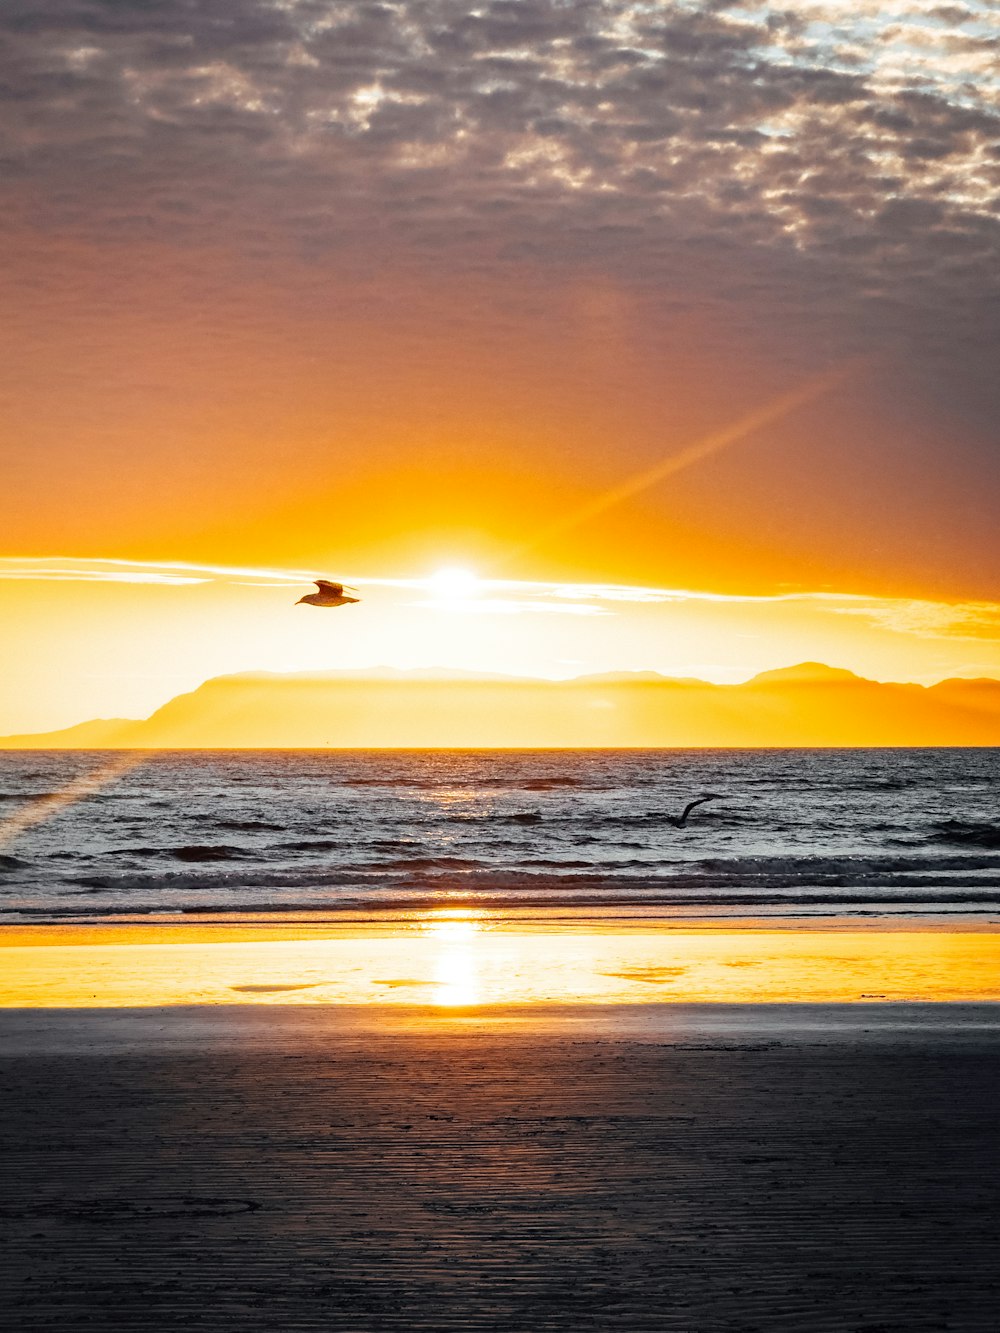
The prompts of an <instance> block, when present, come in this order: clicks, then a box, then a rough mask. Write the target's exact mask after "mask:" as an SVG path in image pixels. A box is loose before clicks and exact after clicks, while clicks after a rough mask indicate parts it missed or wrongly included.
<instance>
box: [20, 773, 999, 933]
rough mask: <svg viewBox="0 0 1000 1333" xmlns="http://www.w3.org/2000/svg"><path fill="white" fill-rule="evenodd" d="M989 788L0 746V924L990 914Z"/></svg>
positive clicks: (994, 914)
mask: <svg viewBox="0 0 1000 1333" xmlns="http://www.w3.org/2000/svg"><path fill="white" fill-rule="evenodd" d="M998 779H1000V750H997V749H934V750H914V749H898V750H885V749H879V750H688V751H676V750H670V751H650V750H642V751H593V750H587V751H530V752H510V751H499V752H498V751H488V752H487V751H478V752H470V751H461V752H449V751H364V752H361V751H336V750H326V751H226V752H158V753H154V754H146V755H124V754H120V755H114V754H108V753H96V752H59V751H20V752H17V751H9V752H5V753H2V754H0V920H3V921H7V922H9V923H14V922H41V921H62V922H70V921H95V920H120V919H122V918H127V917H142V918H149V917H156V916H161V915H176V914H179V915H181V916H184V915H187V914H199V913H210V914H213V915H215V916H224V917H225V919H234V920H235V919H236V918H237V917H238V916H239V915H240V914H248V913H277V914H280V915H282V916H285V917H288V916H291V915H293V914H300V915H301V914H305V913H314V914H320V915H322V916H324V917H336V918H338V919H344V920H347V919H351V918H357V917H358V916H365V917H380V918H384V919H388V918H391V917H392V916H393V915H397V916H398V915H404V916H405V915H406V914H408V913H414V912H420V911H424V910H426V909H429V908H449V907H479V908H484V909H489V910H490V911H491V912H493V913H497V914H499V915H501V916H503V915H509V916H517V917H518V918H521V919H523V918H524V917H526V916H527V917H529V918H530V917H531V916H532V915H534V914H538V915H539V916H543V917H545V918H546V919H550V918H552V917H553V916H557V917H558V916H559V915H563V914H564V915H566V916H573V917H576V918H580V917H594V916H597V917H601V918H607V919H609V920H610V919H616V918H628V917H639V918H650V917H653V918H658V919H670V920H699V919H746V918H764V919H798V920H805V919H811V920H815V919H817V918H818V919H822V918H825V917H837V918H858V919H859V920H865V919H868V920H871V919H880V918H904V919H907V918H916V917H919V918H921V919H927V918H933V919H939V920H941V921H951V922H955V921H956V920H957V919H959V918H968V919H970V920H974V921H977V922H986V921H996V920H998V919H1000V814H998V810H997V799H996V793H997V790H998V786H997V784H998ZM707 792H712V793H716V794H717V796H718V799H716V800H713V801H711V802H708V803H706V804H704V805H702V806H699V807H698V808H697V809H696V810H694V811H693V812H692V814H691V816H690V819H689V821H688V823H687V825H686V827H683V828H678V827H676V826H675V824H674V823H673V822H671V821H672V820H674V819H676V817H677V816H678V815H679V814H680V813H681V811H682V810H683V808H684V806H685V805H686V804H687V803H688V802H689V801H690V800H693V799H695V798H696V797H698V796H700V795H701V794H703V793H707Z"/></svg>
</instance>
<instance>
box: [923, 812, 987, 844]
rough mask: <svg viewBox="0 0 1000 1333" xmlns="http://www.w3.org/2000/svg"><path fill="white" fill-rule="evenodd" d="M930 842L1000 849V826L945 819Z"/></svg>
mask: <svg viewBox="0 0 1000 1333" xmlns="http://www.w3.org/2000/svg"><path fill="white" fill-rule="evenodd" d="M934 827H935V831H934V832H933V833H931V834H929V835H928V837H927V841H928V842H948V843H953V844H956V845H960V846H966V847H998V848H1000V824H977V823H973V822H972V821H966V820H963V819H945V820H942V821H941V823H940V824H936V825H935V826H934Z"/></svg>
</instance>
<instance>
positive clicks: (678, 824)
mask: <svg viewBox="0 0 1000 1333" xmlns="http://www.w3.org/2000/svg"><path fill="white" fill-rule="evenodd" d="M724 799H725V797H723V796H722V795H720V793H719V792H708V793H707V794H706V795H705V796H699V797H698V799H697V800H696V801H690V802H689V803H688V804H687V805H686V806H685V807H684V813H683V814H682V815H678V816H675V817H674V818H673V819H669V818H668V821H667V822H668V823H670V824H673V826H674V828H686V827H687V822H688V815H689V814H690V813H691V811H692V810H693V809H694V808H695V806H696V805H704V804H705V802H706V801H722V800H724Z"/></svg>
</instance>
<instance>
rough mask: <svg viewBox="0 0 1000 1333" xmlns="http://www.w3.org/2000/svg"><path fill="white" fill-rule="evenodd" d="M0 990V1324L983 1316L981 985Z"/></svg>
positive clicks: (986, 1257)
mask: <svg viewBox="0 0 1000 1333" xmlns="http://www.w3.org/2000/svg"><path fill="white" fill-rule="evenodd" d="M643 1009H644V1010H645V1011H646V1012H644V1013H642V1014H637V1013H635V1012H633V1011H618V1012H614V1013H610V1012H607V1011H604V1012H601V1011H598V1010H595V1009H589V1010H586V1011H582V1012H581V1011H580V1010H577V1011H576V1012H574V1013H570V1012H569V1011H565V1012H560V1011H550V1012H548V1013H547V1014H541V1015H539V1014H535V1016H534V1018H530V1019H529V1018H528V1017H526V1016H524V1015H520V1016H519V1015H517V1014H510V1015H503V1014H501V1015H494V1016H492V1017H491V1018H490V1019H489V1020H488V1021H483V1020H482V1019H481V1018H480V1017H479V1016H469V1017H463V1016H461V1015H456V1016H453V1017H452V1018H450V1019H448V1020H442V1019H441V1017H440V1015H438V1016H437V1017H436V1018H435V1019H431V1018H430V1017H428V1016H427V1015H426V1014H425V1015H423V1016H422V1015H421V1014H420V1013H416V1014H414V1015H410V1016H409V1017H407V1016H406V1015H404V1014H401V1013H398V1012H397V1013H394V1014H393V1015H391V1016H386V1015H384V1014H383V1015H379V1016H371V1015H368V1016H365V1015H358V1014H352V1013H347V1014H345V1013H342V1012H341V1013H332V1012H331V1011H330V1010H324V1009H322V1008H313V1009H309V1010H303V1009H295V1008H282V1009H261V1008H257V1009H252V1010H250V1009H247V1010H244V1009H236V1010H233V1009H231V1008H230V1009H227V1010H226V1011H224V1012H220V1011H218V1010H216V1011H209V1010H201V1011H199V1010H178V1011H165V1010H146V1011H125V1012H117V1013H115V1012H110V1011H106V1010H105V1011H99V1012H87V1011H74V1012H66V1011H47V1012H38V1011H36V1012H33V1013H28V1012H25V1011H8V1012H6V1013H5V1014H2V1015H0V1072H2V1079H3V1097H2V1102H0V1132H2V1138H3V1149H4V1165H5V1188H4V1193H3V1198H2V1206H0V1236H2V1251H0V1254H2V1258H0V1263H2V1266H3V1269H4V1271H5V1274H6V1279H5V1282H4V1287H5V1290H6V1295H5V1297H4V1303H5V1319H6V1327H9V1328H11V1329H17V1330H31V1329H53V1330H55V1329H58V1330H61V1331H65V1330H77V1329H81V1330H83V1329H86V1330H95V1329H98V1330H103V1329H109V1330H110V1329H115V1330H131V1329H136V1330H138V1329H148V1330H152V1331H153V1333H157V1331H158V1330H174V1329H187V1330H202V1329H204V1330H216V1329H218V1330H240V1331H241V1333H242V1331H243V1330H246V1331H247V1333H250V1331H252V1330H259V1329H260V1330H262V1329H273V1330H282V1331H287V1333H293V1331H294V1330H304V1329H310V1330H313V1329H315V1330H373V1331H374V1330H382V1329H406V1330H421V1329H442V1330H448V1329H476V1330H486V1329H489V1330H523V1331H524V1333H536V1331H538V1333H541V1331H542V1330H548V1329H559V1330H587V1329H621V1330H683V1331H684V1333H701V1331H702V1330H705V1331H706V1333H708V1331H710V1330H740V1333H749V1331H750V1330H760V1333H771V1331H772V1330H783V1329H794V1330H808V1331H809V1333H820V1331H821V1330H857V1331H858V1333H861V1331H862V1330H864V1331H865V1333H885V1331H886V1330H894V1331H895V1330H898V1331H899V1333H912V1331H915V1330H931V1329H933V1330H944V1329H950V1330H960V1331H961V1333H971V1331H972V1330H983V1331H984V1333H986V1331H987V1330H989V1333H995V1330H996V1329H997V1327H998V1324H1000V1313H998V1312H1000V1264H998V1261H997V1254H998V1249H997V1241H998V1239H1000V1235H998V1222H997V1218H998V1213H997V1205H998V1202H1000V1200H998V1193H1000V1171H998V1166H1000V1161H998V1151H997V1150H998V1140H1000V1062H998V1060H997V1055H998V1053H1000V1024H998V1006H987V1005H983V1006H948V1005H937V1006H929V1005H928V1006H823V1007H820V1006H802V1007H795V1006H773V1007H772V1006H763V1007H759V1008H750V1007H733V1006H709V1007H698V1006H643Z"/></svg>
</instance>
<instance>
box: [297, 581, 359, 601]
mask: <svg viewBox="0 0 1000 1333" xmlns="http://www.w3.org/2000/svg"><path fill="white" fill-rule="evenodd" d="M313 582H314V583H315V584H316V587H317V588H319V592H311V593H310V594H309V596H308V597H300V598H299V600H298V601H297V602H296V603H295V605H296V606H301V605H302V603H303V602H305V604H306V605H307V606H346V605H347V603H348V602H360V601H361V598H360V597H346V596H345V595H344V585H343V584H342V583H331V582H330V580H329V579H314V580H313ZM351 592H357V589H356V588H352V589H351Z"/></svg>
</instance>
